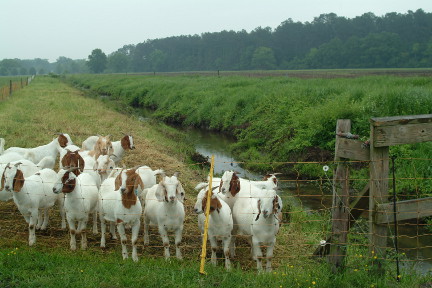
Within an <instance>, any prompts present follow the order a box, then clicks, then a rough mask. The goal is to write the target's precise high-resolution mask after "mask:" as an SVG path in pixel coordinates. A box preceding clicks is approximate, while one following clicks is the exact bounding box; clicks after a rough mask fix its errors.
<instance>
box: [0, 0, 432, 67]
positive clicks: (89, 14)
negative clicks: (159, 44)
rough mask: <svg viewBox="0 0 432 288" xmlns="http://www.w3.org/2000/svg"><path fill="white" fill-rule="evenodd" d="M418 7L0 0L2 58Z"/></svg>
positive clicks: (380, 1) (426, 2) (415, 0)
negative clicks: (333, 14) (320, 16)
mask: <svg viewBox="0 0 432 288" xmlns="http://www.w3.org/2000/svg"><path fill="white" fill-rule="evenodd" d="M419 8H421V9H423V10H424V11H425V12H428V13H431V12H432V0H266V1H262V0H213V1H209V0H153V1H149V0H0V39H1V40H0V60H1V59H5V58H19V59H34V58H42V59H48V60H49V61H50V62H55V61H56V59H57V58H58V57H60V56H65V57H68V58H72V59H87V57H88V55H90V54H91V51H92V50H93V49H96V48H100V49H102V51H103V52H104V53H105V54H107V55H108V54H110V53H112V52H114V51H116V50H117V49H118V48H121V47H123V45H127V44H138V43H140V42H143V41H145V40H147V39H156V38H165V37H169V36H179V35H194V34H198V35H200V34H201V33H204V32H220V31H222V30H234V31H240V30H243V29H244V30H246V31H247V32H250V31H251V30H253V29H255V28H257V27H259V26H261V27H267V26H268V27H271V28H272V29H275V28H276V27H277V26H279V24H281V22H283V21H285V20H287V19H288V18H292V19H293V20H294V21H300V22H303V23H304V22H311V21H313V19H314V17H317V16H319V15H320V14H323V13H331V12H333V13H336V14H337V15H338V16H344V17H347V18H354V17H356V16H360V15H362V14H363V13H366V12H372V13H374V14H375V15H376V16H383V15H385V14H386V13H389V12H397V13H403V14H405V13H407V12H408V10H412V11H416V10H417V9H419Z"/></svg>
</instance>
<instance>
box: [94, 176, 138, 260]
mask: <svg viewBox="0 0 432 288" xmlns="http://www.w3.org/2000/svg"><path fill="white" fill-rule="evenodd" d="M135 170H136V168H132V169H129V170H126V169H123V170H122V171H121V173H120V174H119V175H117V177H116V178H107V179H106V180H105V181H104V182H103V183H102V185H101V188H100V190H99V213H100V214H99V215H100V221H101V233H102V237H101V247H105V245H106V240H105V232H106V224H105V221H109V222H111V223H117V230H118V232H119V234H120V239H121V244H122V255H123V259H126V258H128V252H127V249H126V240H127V238H126V233H125V225H127V224H129V225H131V227H132V237H131V240H132V259H133V260H134V261H138V254H137V240H138V232H139V228H140V224H141V221H140V218H141V213H142V206H141V203H140V200H139V198H138V196H137V195H136V194H137V193H138V192H137V191H138V189H141V190H142V189H143V186H144V185H143V183H142V181H141V178H140V176H139V175H138V174H137V173H136V171H135Z"/></svg>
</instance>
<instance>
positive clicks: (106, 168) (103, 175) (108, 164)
mask: <svg viewBox="0 0 432 288" xmlns="http://www.w3.org/2000/svg"><path fill="white" fill-rule="evenodd" d="M111 157H112V156H109V155H99V157H98V158H97V159H96V162H95V164H94V166H93V169H94V170H95V171H96V172H97V173H98V174H99V176H100V181H101V183H102V182H103V181H105V179H107V178H108V176H109V175H110V174H111V172H112V171H113V170H114V169H115V168H116V165H115V163H114V160H112V158H111Z"/></svg>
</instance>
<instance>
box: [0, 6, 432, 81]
mask: <svg viewBox="0 0 432 288" xmlns="http://www.w3.org/2000/svg"><path fill="white" fill-rule="evenodd" d="M6 60H7V59H6ZM4 61H5V60H3V61H1V62H0V75H3V74H2V73H6V69H4V68H3V67H4V65H3V62H4ZM431 66H432V13H427V12H425V11H423V10H422V9H418V10H416V11H415V12H413V11H408V12H407V13H405V14H402V13H395V12H392V13H387V14H385V15H384V16H381V17H379V16H376V15H374V14H373V13H365V14H363V15H361V16H357V17H355V18H351V19H350V18H346V17H341V16H337V15H336V14H335V13H329V14H321V15H320V16H319V17H315V18H314V20H313V21H312V22H305V23H302V22H295V21H293V20H292V19H288V20H286V21H284V22H282V23H281V24H280V25H279V26H278V27H276V28H275V29H272V28H270V27H264V28H263V27H257V28H256V29H254V30H252V31H251V32H249V33H248V32H247V31H245V30H241V31H226V30H224V31H221V32H214V33H202V34H201V35H181V36H172V37H167V38H161V39H149V40H146V41H144V42H142V43H138V44H136V45H125V46H123V47H122V48H120V49H118V50H117V51H115V52H113V53H111V54H109V55H106V54H105V53H104V52H103V51H102V50H101V49H94V50H93V51H92V52H91V54H90V55H89V57H88V59H86V60H72V59H68V58H66V57H60V58H59V59H58V60H57V62H56V63H54V64H53V66H52V68H51V69H53V68H54V70H53V72H56V73H86V72H94V73H103V72H107V73H122V72H167V71H203V70H256V69H259V70H262V69H265V70H270V69H319V68H321V69H326V68H339V69H343V68H390V67H391V68H407V67H410V68H415V67H431ZM9 73H10V70H9Z"/></svg>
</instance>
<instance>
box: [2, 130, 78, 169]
mask: <svg viewBox="0 0 432 288" xmlns="http://www.w3.org/2000/svg"><path fill="white" fill-rule="evenodd" d="M71 144H73V143H72V140H71V138H70V136H69V135H68V134H65V133H61V134H59V135H58V137H57V138H54V139H53V140H52V141H51V142H50V143H48V144H46V145H42V146H38V147H35V148H21V147H10V148H8V149H6V150H5V151H4V153H3V154H7V153H10V152H15V153H18V154H21V155H23V158H24V157H25V158H26V159H28V160H30V161H32V162H33V163H38V162H39V161H41V160H42V158H44V157H45V156H51V157H52V158H54V159H57V154H58V151H59V148H64V147H66V146H68V145H71Z"/></svg>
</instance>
